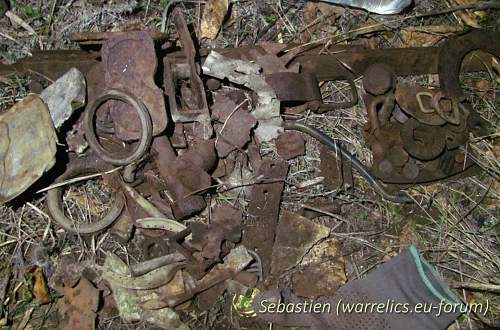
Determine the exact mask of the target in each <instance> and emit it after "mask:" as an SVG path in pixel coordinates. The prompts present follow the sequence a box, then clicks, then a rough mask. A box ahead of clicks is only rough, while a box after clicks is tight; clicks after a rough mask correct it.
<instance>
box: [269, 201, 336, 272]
mask: <svg viewBox="0 0 500 330" xmlns="http://www.w3.org/2000/svg"><path fill="white" fill-rule="evenodd" d="M328 235H330V229H329V228H327V227H325V226H323V225H319V224H316V223H314V222H312V221H311V220H309V219H307V218H305V217H303V216H301V215H299V214H297V213H293V212H289V211H285V212H284V213H283V216H282V217H281V219H280V221H279V224H278V226H277V228H276V241H275V242H274V246H273V248H272V264H271V273H272V274H273V275H275V276H279V275H280V274H283V273H284V272H286V271H287V270H289V269H291V268H293V267H295V266H296V265H297V264H298V263H299V262H300V261H301V259H302V258H303V257H304V256H305V255H306V253H307V252H308V251H309V250H310V249H311V248H312V247H313V246H314V245H315V244H316V243H318V242H319V241H320V240H322V239H325V238H326V237H328Z"/></svg>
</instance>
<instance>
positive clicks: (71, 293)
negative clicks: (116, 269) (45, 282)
mask: <svg viewBox="0 0 500 330" xmlns="http://www.w3.org/2000/svg"><path fill="white" fill-rule="evenodd" d="M98 307H99V290H98V289H96V288H95V287H94V285H93V284H92V283H91V282H90V281H89V280H87V279H86V278H85V277H82V278H81V279H80V281H79V282H78V284H77V285H76V286H75V287H74V288H72V287H65V288H64V298H62V299H61V300H59V314H60V317H61V318H60V324H59V326H60V329H64V330H73V329H94V328H95V321H96V317H97V314H96V313H97V309H98Z"/></svg>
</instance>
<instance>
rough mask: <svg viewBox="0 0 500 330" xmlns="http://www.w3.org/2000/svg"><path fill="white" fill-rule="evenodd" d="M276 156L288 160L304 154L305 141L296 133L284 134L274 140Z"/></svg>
mask: <svg viewBox="0 0 500 330" xmlns="http://www.w3.org/2000/svg"><path fill="white" fill-rule="evenodd" d="M276 149H277V151H278V155H280V156H281V157H282V158H283V159H286V160H290V159H293V158H295V157H299V156H303V155H305V154H306V141H305V140H304V138H303V137H302V135H301V134H299V133H297V132H285V133H283V134H280V136H278V138H277V139H276Z"/></svg>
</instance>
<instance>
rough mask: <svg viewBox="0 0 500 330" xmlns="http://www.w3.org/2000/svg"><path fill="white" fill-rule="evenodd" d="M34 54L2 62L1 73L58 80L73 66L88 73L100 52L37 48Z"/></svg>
mask: <svg viewBox="0 0 500 330" xmlns="http://www.w3.org/2000/svg"><path fill="white" fill-rule="evenodd" d="M32 54H33V56H30V57H25V58H23V59H21V60H19V61H18V62H16V63H15V64H12V65H5V64H1V63H0V75H3V76H7V75H10V74H29V75H33V76H37V77H38V78H40V77H41V78H44V77H47V78H48V79H50V80H52V81H56V80H57V79H59V78H60V77H62V75H64V74H65V73H66V72H67V71H68V70H69V69H71V68H77V69H78V70H80V71H81V72H82V73H83V74H85V73H87V72H88V71H89V70H90V68H92V66H94V65H95V64H96V63H98V61H97V59H98V58H99V54H98V53H91V52H86V51H83V50H62V49H59V50H35V51H33V52H32Z"/></svg>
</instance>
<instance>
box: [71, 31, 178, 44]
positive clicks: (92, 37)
mask: <svg viewBox="0 0 500 330" xmlns="http://www.w3.org/2000/svg"><path fill="white" fill-rule="evenodd" d="M134 32H140V31H117V32H74V33H72V34H71V35H70V36H69V40H71V41H73V42H76V43H78V44H80V45H102V44H103V43H105V42H106V41H108V40H110V39H113V38H117V37H123V36H127V35H128V34H129V33H134ZM145 32H147V33H148V34H149V36H150V37H151V38H152V39H153V40H162V39H166V38H167V37H168V34H167V33H162V32H158V31H145Z"/></svg>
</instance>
